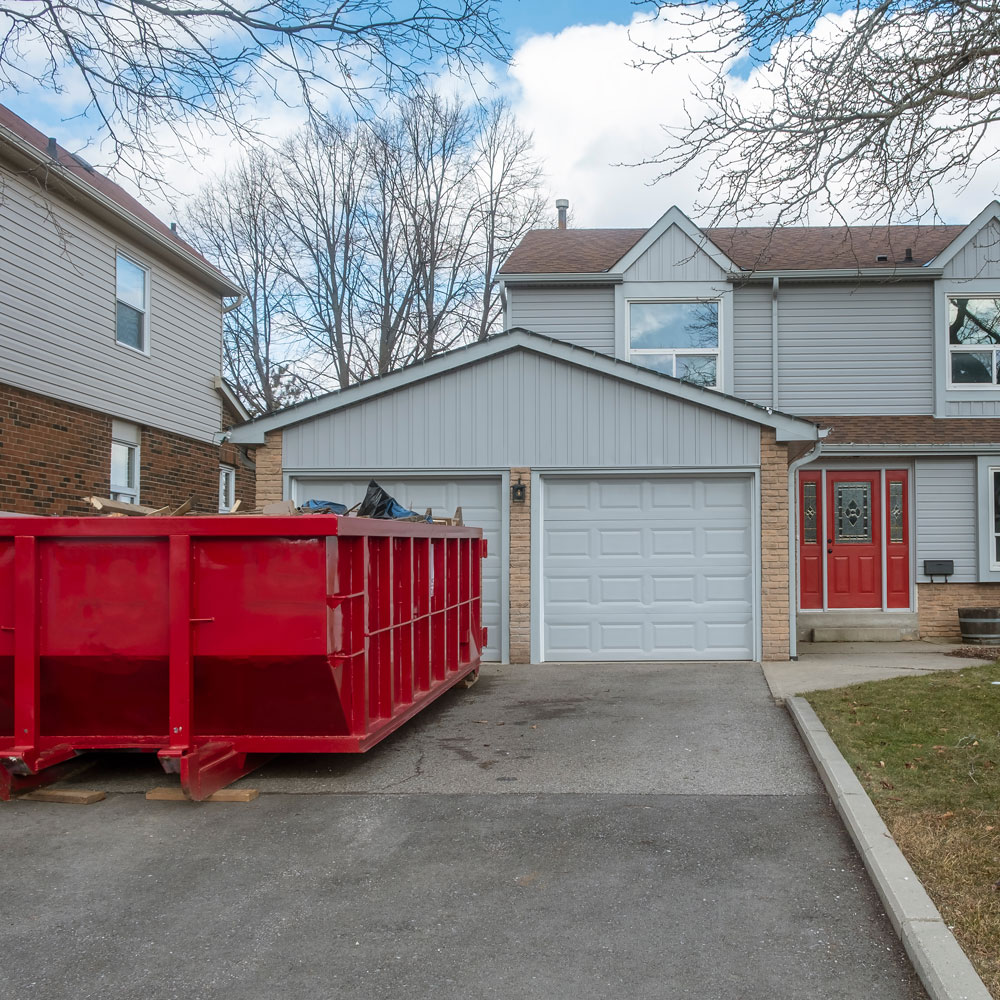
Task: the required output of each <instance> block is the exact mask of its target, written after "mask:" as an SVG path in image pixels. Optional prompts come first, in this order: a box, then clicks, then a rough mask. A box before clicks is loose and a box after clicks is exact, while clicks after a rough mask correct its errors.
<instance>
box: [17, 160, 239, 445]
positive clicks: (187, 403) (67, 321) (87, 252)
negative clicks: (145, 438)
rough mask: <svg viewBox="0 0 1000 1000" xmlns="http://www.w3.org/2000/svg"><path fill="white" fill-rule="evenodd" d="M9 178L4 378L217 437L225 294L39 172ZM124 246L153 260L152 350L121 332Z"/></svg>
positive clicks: (145, 421)
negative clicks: (81, 207) (38, 183)
mask: <svg viewBox="0 0 1000 1000" xmlns="http://www.w3.org/2000/svg"><path fill="white" fill-rule="evenodd" d="M0 179H2V182H3V185H4V187H3V196H2V198H0V381H3V382H5V383H8V384H10V385H14V386H17V387H19V388H22V389H26V390H28V391H30V392H36V393H39V394H41V395H44V396H49V397H52V398H56V399H60V400H64V401H66V402H70V403H75V404H77V405H79V406H83V407H86V408H88V409H92V410H97V411H100V412H102V413H109V414H111V415H113V416H116V417H120V418H122V419H125V420H131V421H134V422H136V423H139V424H142V425H145V426H150V427H154V428H158V429H161V430H166V431H172V432H175V433H178V434H183V435H185V436H187V437H192V438H195V439H197V440H201V441H210V440H211V439H212V435H213V434H214V433H216V432H217V431H218V430H219V428H220V426H221V420H222V409H221V401H220V399H219V396H218V394H217V392H216V390H215V388H214V386H213V380H214V378H215V377H216V376H217V375H219V374H220V373H221V367H222V361H221V329H222V313H221V301H220V299H219V296H218V295H217V294H215V293H213V292H210V291H208V290H206V289H203V288H201V287H200V286H199V285H197V284H195V283H194V282H192V281H191V280H190V279H188V278H187V277H185V276H184V275H183V274H182V273H180V272H179V271H177V270H175V269H174V268H173V267H172V266H171V265H169V264H166V263H164V262H163V261H161V260H159V259H158V258H154V257H151V255H150V254H149V253H147V252H145V251H142V250H140V249H139V248H138V247H137V246H136V245H135V244H134V243H132V242H131V241H130V240H129V239H128V238H127V237H125V236H123V235H121V234H119V233H117V232H115V231H114V230H112V229H110V228H109V227H107V226H105V225H103V224H102V223H100V222H98V221H96V220H94V219H92V218H90V217H89V216H88V215H85V214H83V213H81V212H80V211H78V210H77V209H76V208H75V207H73V206H71V205H69V204H68V203H65V202H63V201H61V200H59V201H57V200H55V199H49V198H48V197H46V196H45V195H43V194H42V193H41V192H40V191H38V190H36V189H34V188H33V186H32V185H31V182H30V181H28V180H26V179H24V178H22V177H19V176H16V175H13V174H10V173H8V172H6V171H4V172H3V174H2V177H0ZM118 251H121V252H123V253H125V254H127V255H128V256H129V257H132V258H134V259H135V260H136V261H137V262H139V263H140V264H142V265H143V266H145V267H147V268H148V270H149V286H150V287H149V312H148V317H149V343H150V354H149V356H148V357H147V356H145V355H142V354H140V353H138V352H136V351H132V350H130V349H128V348H125V347H122V346H121V345H119V344H117V343H116V341H115V310H116V306H115V259H116V255H117V253H118Z"/></svg>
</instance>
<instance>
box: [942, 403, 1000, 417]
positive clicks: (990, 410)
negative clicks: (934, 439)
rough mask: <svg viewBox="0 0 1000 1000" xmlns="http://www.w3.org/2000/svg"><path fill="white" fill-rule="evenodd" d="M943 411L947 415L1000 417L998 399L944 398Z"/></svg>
mask: <svg viewBox="0 0 1000 1000" xmlns="http://www.w3.org/2000/svg"><path fill="white" fill-rule="evenodd" d="M944 412H945V414H946V415H947V416H949V417H1000V401H998V400H995V399H963V400H946V401H945V404H944Z"/></svg>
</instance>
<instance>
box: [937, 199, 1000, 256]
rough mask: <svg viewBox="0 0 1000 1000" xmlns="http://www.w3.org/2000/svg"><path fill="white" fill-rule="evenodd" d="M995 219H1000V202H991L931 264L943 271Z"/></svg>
mask: <svg viewBox="0 0 1000 1000" xmlns="http://www.w3.org/2000/svg"><path fill="white" fill-rule="evenodd" d="M993 219H1000V201H996V200H994V201H991V202H990V203H989V204H988V205H987V206H986V208H984V209H983V210H982V211H981V212H980V213H979V215H977V216H976V217H975V218H974V219H973V220H972V222H970V223H969V224H968V225H967V226H966V227H965V229H963V230H962V232H961V233H959V234H958V236H956V237H955V239H954V240H952V241H951V243H950V244H949V245H948V246H947V247H945V249H944V250H942V251H941V253H939V254H938V255H937V256H936V257H935V258H934V260H933V261H931V262H930V263H932V264H933V265H934V268H935V269H941V270H943V269H944V268H945V267H947V265H948V264H949V263H950V262H951V261H952V260H953V259H954V257H955V256H956V255H957V254H958V253H959V251H960V250H962V248H963V247H964V246H965V245H966V244H967V243H969V242H970V241H971V240H972V239H974V238H975V237H976V236H978V235H979V231H980V230H981V229H982V228H983V227H984V226H985V225H986V224H987V223H989V222H991V221H992V220H993ZM922 270H923V271H925V272H926V271H928V270H929V268H928V267H926V266H925V267H924V268H922Z"/></svg>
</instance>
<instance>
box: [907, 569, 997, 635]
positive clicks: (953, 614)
mask: <svg viewBox="0 0 1000 1000" xmlns="http://www.w3.org/2000/svg"><path fill="white" fill-rule="evenodd" d="M998 606H1000V583H918V584H917V622H918V627H919V629H920V637H921V638H922V639H933V638H946V639H951V638H954V639H957V638H958V637H959V635H960V630H959V627H958V609H959V608H960V607H961V608H976V607H979V608H982V607H998Z"/></svg>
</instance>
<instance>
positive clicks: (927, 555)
mask: <svg viewBox="0 0 1000 1000" xmlns="http://www.w3.org/2000/svg"><path fill="white" fill-rule="evenodd" d="M914 494H915V500H916V521H915V524H916V541H917V565H916V570H917V582H919V583H926V582H927V580H928V578H927V577H926V576H924V575H923V572H922V571H923V568H924V560H925V559H954V560H955V575H954V576H953V577H951V582H952V583H974V582H976V580H978V575H977V573H978V560H977V555H976V548H977V544H978V542H977V527H976V524H977V522H976V460H975V458H949V459H935V458H927V459H918V460H917V462H916V464H915V470H914Z"/></svg>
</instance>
